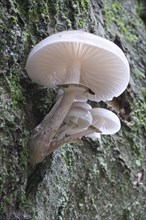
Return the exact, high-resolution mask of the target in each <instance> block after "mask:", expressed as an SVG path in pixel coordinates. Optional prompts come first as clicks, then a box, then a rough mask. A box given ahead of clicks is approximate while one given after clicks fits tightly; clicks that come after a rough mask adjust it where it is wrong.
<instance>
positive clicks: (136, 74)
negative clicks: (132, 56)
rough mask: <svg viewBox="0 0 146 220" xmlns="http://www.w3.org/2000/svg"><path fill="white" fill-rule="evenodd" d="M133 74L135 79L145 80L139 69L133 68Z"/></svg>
mask: <svg viewBox="0 0 146 220" xmlns="http://www.w3.org/2000/svg"><path fill="white" fill-rule="evenodd" d="M133 74H134V76H135V77H136V79H139V80H143V79H145V73H144V72H142V71H141V70H140V69H138V68H134V70H133Z"/></svg>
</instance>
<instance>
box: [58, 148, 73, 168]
mask: <svg viewBox="0 0 146 220" xmlns="http://www.w3.org/2000/svg"><path fill="white" fill-rule="evenodd" d="M61 156H62V159H63V161H64V162H65V163H66V165H67V166H68V167H72V166H73V164H74V161H75V159H76V157H75V152H74V151H73V146H72V145H69V144H64V145H63V146H62V147H61Z"/></svg>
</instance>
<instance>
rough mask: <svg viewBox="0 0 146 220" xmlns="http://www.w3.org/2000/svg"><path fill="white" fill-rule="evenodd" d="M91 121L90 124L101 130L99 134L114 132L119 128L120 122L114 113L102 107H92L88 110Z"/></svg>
mask: <svg viewBox="0 0 146 220" xmlns="http://www.w3.org/2000/svg"><path fill="white" fill-rule="evenodd" d="M90 112H91V114H92V117H93V122H92V125H93V126H94V127H96V128H97V129H99V130H100V131H101V134H102V135H103V134H107V135H111V134H115V133H116V132H118V131H119V130H120V128H121V123H120V120H119V118H118V116H117V115H116V114H114V113H113V112H111V111H109V110H107V109H104V108H93V109H91V110H90Z"/></svg>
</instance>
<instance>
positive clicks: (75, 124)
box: [56, 101, 92, 140]
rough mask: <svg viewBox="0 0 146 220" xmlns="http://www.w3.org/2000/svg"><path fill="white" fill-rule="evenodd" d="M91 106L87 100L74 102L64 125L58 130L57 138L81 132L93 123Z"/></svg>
mask: <svg viewBox="0 0 146 220" xmlns="http://www.w3.org/2000/svg"><path fill="white" fill-rule="evenodd" d="M89 110H91V106H90V105H89V104H87V103H86V102H77V101H76V102H73V104H72V106H71V108H70V110H69V112H68V114H67V115H66V117H65V119H64V125H63V126H62V127H61V128H60V129H59V130H58V132H57V134H56V139H57V140H59V139H62V138H63V137H65V136H69V135H73V134H76V133H79V132H81V131H83V130H86V129H88V127H89V126H90V125H91V124H92V115H91V113H90V111H89Z"/></svg>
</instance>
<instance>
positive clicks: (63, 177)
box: [0, 0, 146, 220]
mask: <svg viewBox="0 0 146 220" xmlns="http://www.w3.org/2000/svg"><path fill="white" fill-rule="evenodd" d="M139 2H140V1H136V0H135V1H134V0H123V1H118V0H90V1H89V0H64V1H62V0H54V1H53V0H42V1H39V0H36V1H35V0H1V1H0V33H1V35H0V36H1V38H0V68H1V69H0V171H1V172H0V219H1V220H15V219H20V220H23V219H24V220H26V219H27V220H28V219H34V220H53V219H54V220H61V219H62V220H96V219H97V220H110V219H112V220H146V177H145V167H146V100H145V99H146V78H145V77H146V70H145V69H146V29H145V21H143V20H142V18H143V16H141V13H140V10H141V5H142V4H139ZM140 3H141V2H140ZM142 10H146V7H142ZM142 13H143V11H142ZM145 13H146V11H145ZM68 29H84V30H85V31H87V32H91V33H94V34H96V35H99V36H102V37H105V38H107V39H109V40H111V41H113V42H115V43H116V44H117V45H118V46H119V47H120V48H121V49H122V50H123V52H124V53H125V55H126V56H127V58H128V60H129V63H130V68H131V79H130V83H129V86H128V88H127V90H126V91H125V92H124V93H123V94H122V95H121V96H120V97H118V98H116V99H114V100H113V101H112V102H107V103H103V102H101V103H100V106H101V107H106V108H108V109H110V110H112V111H113V112H115V113H116V114H117V115H118V116H119V118H120V120H121V122H122V129H121V130H120V132H118V133H117V134H116V135H113V136H104V137H102V140H100V141H96V142H93V141H91V140H90V139H87V138H84V139H83V144H81V145H78V144H64V145H63V146H62V147H60V148H59V149H58V150H56V151H54V152H53V153H52V154H51V155H50V156H49V157H48V158H46V160H45V161H43V162H42V163H41V164H38V165H36V166H35V167H32V166H31V165H30V164H28V162H27V160H28V157H29V155H28V146H27V144H28V139H29V136H30V132H31V130H32V129H33V128H34V127H35V126H36V125H37V124H38V123H40V121H41V120H42V119H43V118H44V117H45V115H46V114H47V113H48V112H49V111H50V109H51V108H52V106H53V105H54V103H55V102H54V100H55V96H56V90H51V89H50V90H48V89H45V88H42V87H40V86H38V85H36V84H34V83H33V82H32V81H31V80H30V79H29V78H28V76H27V74H26V71H25V63H26V59H27V56H28V54H29V52H30V50H31V48H32V47H33V46H34V45H36V44H37V43H38V42H39V41H40V40H42V39H44V38H45V37H47V36H48V35H51V34H53V33H55V32H59V31H63V30H68ZM91 105H93V106H95V105H96V104H95V103H92V102H91Z"/></svg>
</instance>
